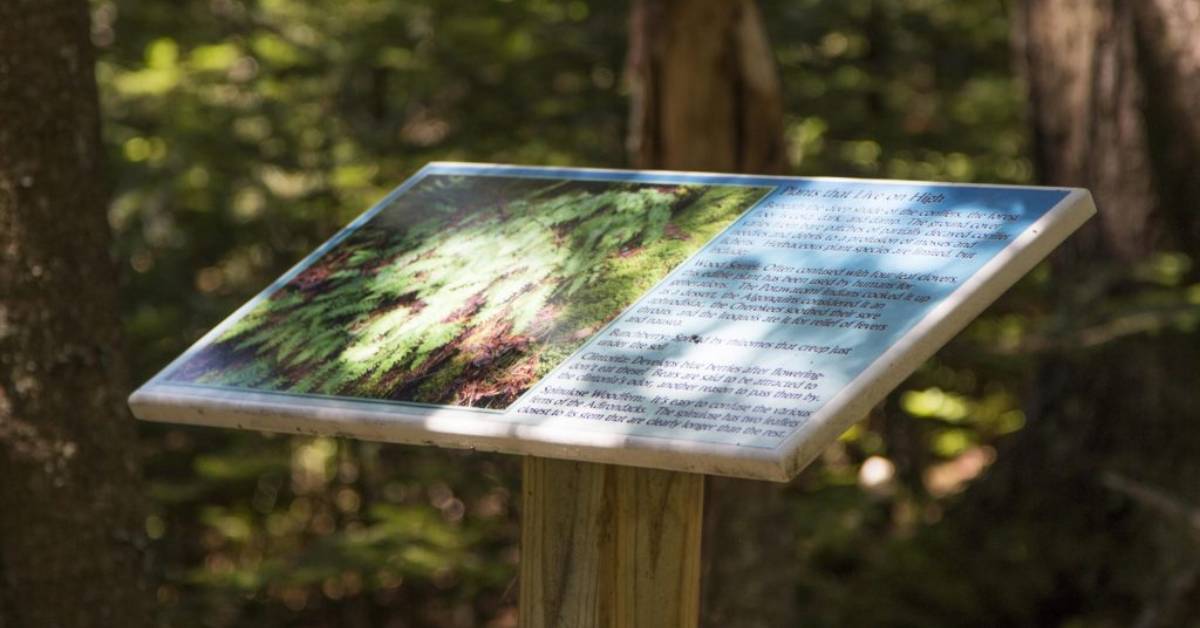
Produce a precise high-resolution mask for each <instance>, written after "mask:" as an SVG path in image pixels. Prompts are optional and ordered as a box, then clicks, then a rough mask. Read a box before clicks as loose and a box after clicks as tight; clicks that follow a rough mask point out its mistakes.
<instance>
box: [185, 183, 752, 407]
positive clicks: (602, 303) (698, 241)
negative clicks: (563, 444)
mask: <svg viewBox="0 0 1200 628" xmlns="http://www.w3.org/2000/svg"><path fill="white" fill-rule="evenodd" d="M760 195H761V191H756V190H755V189H753V188H744V187H730V188H722V187H719V186H718V187H714V188H711V189H703V188H699V187H696V186H688V185H680V184H638V183H620V182H587V181H565V180H556V179H536V178H519V177H480V176H476V177H459V176H446V175H430V176H427V177H426V178H424V179H422V180H421V182H419V183H418V184H417V185H416V186H415V187H413V189H411V190H410V191H408V192H406V193H405V194H404V195H402V196H400V197H398V198H397V199H396V200H395V201H393V202H392V203H391V204H390V205H389V206H387V207H385V208H383V209H382V210H381V211H380V212H379V213H378V214H376V215H374V216H373V217H372V218H371V219H370V220H369V221H367V222H366V223H365V224H363V225H361V226H360V227H358V228H357V229H356V230H355V231H353V232H351V233H349V234H348V235H347V236H346V237H345V238H344V239H342V240H340V241H339V242H338V243H337V244H336V246H334V247H333V248H331V249H329V250H328V251H325V252H324V254H323V255H322V256H321V257H320V258H319V259H316V260H314V261H313V262H312V263H311V265H309V266H308V267H306V268H304V269H303V270H302V271H301V272H299V273H298V274H296V275H295V277H293V278H292V279H291V280H290V281H288V282H287V283H286V284H285V285H282V286H281V287H280V288H279V289H278V290H277V291H276V292H274V293H273V294H271V295H270V297H269V298H266V299H264V300H263V301H262V302H261V303H260V304H259V305H258V306H257V307H256V308H254V309H253V310H251V311H249V312H248V313H246V314H245V315H244V316H242V317H241V318H240V319H238V320H236V321H233V322H232V323H231V324H230V325H229V326H228V328H227V329H225V331H224V332H223V333H222V334H221V336H220V337H219V338H218V339H217V340H216V341H215V342H213V343H212V344H210V345H208V346H207V347H206V348H204V349H202V350H200V351H199V352H198V353H197V354H196V355H194V356H192V357H191V358H190V359H189V360H188V361H186V362H185V363H183V364H181V365H180V366H179V367H177V368H176V369H175V371H173V373H172V374H171V376H170V378H171V379H172V380H173V381H179V382H189V381H190V382H195V383H199V384H205V385H215V386H233V387H242V388H249V389H257V390H266V391H280V392H295V393H315V394H321V395H328V396H335V397H365V398H372V399H391V400H398V401H419V402H429V403H451V404H457V405H468V406H479V407H504V406H505V405H507V403H508V402H509V401H511V400H512V399H515V398H516V397H517V396H519V395H520V394H521V393H522V392H524V390H525V389H526V388H528V386H530V385H531V384H532V383H533V382H535V381H536V380H537V378H538V377H540V376H541V375H542V374H544V373H545V372H547V371H548V370H549V369H551V368H553V367H554V366H555V365H556V364H557V362H558V361H559V360H561V359H562V358H563V357H565V356H566V355H568V354H569V353H570V352H571V351H573V350H574V349H575V348H576V347H578V345H579V344H580V343H582V342H583V341H584V340H585V339H586V338H587V337H588V335H589V334H591V333H592V332H593V331H594V330H596V329H598V328H599V326H601V325H603V324H604V323H606V322H607V321H608V320H610V319H611V318H612V317H613V316H615V315H616V314H617V313H619V312H620V311H621V310H623V309H624V308H625V307H626V306H628V305H629V304H630V303H631V302H632V301H633V300H634V299H635V298H636V297H637V296H638V294H639V293H640V290H641V289H644V288H645V287H646V286H648V284H650V283H653V282H654V281H656V280H657V279H658V278H660V277H661V276H662V275H664V274H665V273H666V272H668V271H669V270H670V269H671V268H672V267H673V266H674V265H676V264H678V263H679V262H681V261H682V260H683V259H685V258H686V257H687V256H688V254H689V253H690V252H691V251H694V250H695V249H697V248H698V247H699V246H701V245H702V244H703V243H704V242H705V241H706V240H707V239H708V237H709V236H710V235H711V234H712V233H713V232H715V231H716V230H719V229H720V228H723V227H724V226H725V225H726V224H728V223H729V222H730V221H732V220H733V219H734V218H735V217H736V216H737V215H738V214H740V213H741V212H742V211H743V210H744V209H745V208H746V206H747V205H748V204H749V203H750V202H752V201H753V200H755V199H757V197H758V196H760ZM585 288H586V290H585Z"/></svg>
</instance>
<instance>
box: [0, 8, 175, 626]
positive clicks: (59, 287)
mask: <svg viewBox="0 0 1200 628" xmlns="http://www.w3.org/2000/svg"><path fill="white" fill-rule="evenodd" d="M100 160H101V149H100V121H99V115H98V105H97V98H96V85H95V80H94V76H93V54H92V48H91V43H90V41H89V28H88V3H87V2H85V1H83V0H25V1H7V2H4V3H2V4H0V626H3V627H5V628H10V627H11V628H23V627H33V626H39V627H40V626H45V627H63V628H67V627H73V626H122V627H137V626H148V625H150V620H151V614H150V605H149V604H148V602H149V597H147V593H146V591H145V587H144V586H143V582H142V576H141V573H142V568H143V565H142V563H143V557H142V550H141V549H140V548H141V547H143V542H142V541H141V539H142V537H143V533H142V531H141V528H142V526H143V521H142V518H141V517H142V501H141V500H142V495H141V492H140V491H141V489H140V486H139V480H138V467H137V451H136V441H135V439H134V429H133V421H132V420H131V419H130V418H129V416H128V414H127V412H126V409H125V399H124V395H125V387H124V385H123V383H124V380H125V373H124V368H125V366H124V364H125V363H124V358H123V356H122V355H121V351H120V333H119V324H118V319H117V312H118V307H117V294H116V277H115V273H114V270H113V265H112V263H111V260H110V258H109V252H108V246H109V231H108V224H107V221H106V211H105V209H106V200H107V199H106V194H105V190H104V185H103V181H102V178H101V170H100Z"/></svg>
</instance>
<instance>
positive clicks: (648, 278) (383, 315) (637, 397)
mask: <svg viewBox="0 0 1200 628" xmlns="http://www.w3.org/2000/svg"><path fill="white" fill-rule="evenodd" d="M1094 213H1095V209H1094V207H1093V205H1092V201H1091V197H1090V195H1089V194H1088V193H1087V192H1086V191H1084V190H1076V189H1067V188H1034V187H1013V186H983V185H951V184H942V183H921V182H899V181H872V180H856V179H810V178H795V177H754V176H731V175H708V174H694V173H674V172H655V171H605V170H588V169H567V168H529V167H513V166H495V165H474V164H454V163H435V164H431V165H429V166H427V167H426V168H424V169H422V170H421V171H420V172H419V173H417V174H416V175H415V176H414V177H413V178H412V179H410V180H409V181H407V182H405V183H404V184H403V185H401V186H400V187H399V188H397V189H396V190H395V191H394V192H392V193H391V194H390V195H388V196H387V197H386V198H385V199H383V201H381V202H380V203H379V204H378V205H376V206H375V207H373V208H372V209H370V210H369V211H367V212H366V213H365V214H363V215H362V216H361V217H359V218H358V219H357V220H355V221H354V222H353V223H351V224H350V225H349V226H347V227H346V228H345V229H343V230H342V231H341V232H339V233H338V234H336V235H335V236H334V237H333V238H332V239H330V240H329V241H328V242H326V243H325V244H324V245H322V246H321V247H320V248H318V249H317V250H316V251H314V252H313V253H312V254H311V255H309V256H308V257H307V258H305V259H304V260H303V261H301V262H300V263H299V264H298V265H297V266H296V267H294V268H293V269H292V270H291V271H289V272H288V273H286V274H284V275H283V276H282V277H280V278H279V279H278V280H277V281H276V282H275V283H273V284H272V285H271V286H269V287H268V288H267V289H266V290H264V291H263V292H262V293H261V294H259V295H258V296H257V297H255V298H254V299H253V300H251V301H250V302H248V303H247V304H245V305H244V306H242V307H241V308H240V309H238V310H237V311H236V312H234V313H233V314H232V315H231V316H230V317H229V318H228V319H226V320H225V321H224V322H223V323H221V324H220V325H218V326H217V327H216V328H215V329H213V330H212V331H211V332H209V333H208V334H207V335H205V336H204V337H203V338H201V339H200V340H199V341H198V342H197V343H196V344H195V345H194V346H192V347H191V348H190V349H189V350H188V351H187V352H185V353H184V354H183V355H181V356H180V357H179V358H177V359H176V360H175V361H174V362H172V363H171V364H170V365H169V366H167V367H166V368H165V369H163V370H162V371H161V372H160V373H159V374H158V375H156V376H155V377H154V378H153V379H152V380H151V381H149V382H148V383H146V384H145V385H144V386H142V387H141V388H140V389H138V390H137V391H136V392H135V393H134V394H133V395H132V396H131V398H130V406H131V407H132V409H133V411H134V414H135V415H136V416H137V417H139V418H141V419H146V420H154V421H170V422H180V423H192V424H201V425H214V426H224V427H236V428H246V429H258V430H268V431H277V432H290V433H309V434H328V435H337V436H349V437H354V438H362V439H367V440H378V441H387V442H400V443H418V444H429V445H439V446H445V447H458V448H472V449H480V450H491V451H501V452H508V453H516V454H529V455H537V456H546V457H555V458H567V459H576V460H586V461H593V462H604V463H612V464H625V465H635V466H648V467H656V468H663V469H672V470H678V471H688V472H696V473H710V474H718V475H731V476H740V477H749V478H759V479H769V480H779V481H783V480H788V479H790V478H791V477H793V476H794V475H795V474H796V473H797V472H799V470H800V469H802V468H803V467H804V466H805V465H806V464H807V463H808V462H809V461H811V460H812V459H813V458H814V457H815V456H816V455H817V454H818V453H819V452H820V451H821V450H822V449H823V448H824V447H825V446H826V445H828V444H829V443H830V442H831V441H832V440H833V439H835V438H836V437H837V436H838V435H839V434H840V433H841V432H842V431H844V430H845V429H846V428H848V427H849V426H850V425H851V424H853V423H854V422H855V421H857V420H858V419H860V418H862V417H863V416H864V415H865V414H866V413H867V411H868V410H869V409H870V408H871V406H872V405H874V404H876V403H878V402H879V401H880V400H881V399H882V398H883V397H884V396H885V395H886V394H887V393H888V392H889V391H890V390H892V389H893V388H894V387H895V386H897V385H898V384H899V383H900V382H901V381H902V380H903V379H904V378H905V377H907V376H908V375H909V374H910V373H911V372H912V371H913V370H914V369H915V368H916V367H917V366H918V365H919V364H920V363H921V362H922V361H923V360H925V359H927V358H928V357H929V356H931V355H932V354H933V353H934V351H936V350H937V348H939V347H940V346H941V345H943V344H944V343H946V342H947V341H948V340H949V339H950V338H951V337H952V336H954V334H956V333H957V332H958V331H959V330H961V329H962V328H963V327H964V326H965V325H966V324H967V323H968V322H969V321H970V320H971V319H973V318H974V317H975V316H977V315H978V314H979V313H980V312H981V311H982V310H983V309H984V308H985V307H986V306H987V305H988V304H989V303H990V302H992V301H993V300H994V299H995V298H996V297H997V296H998V295H999V294H1000V293H1001V292H1003V291H1004V290H1005V289H1007V288H1008V287H1009V286H1011V285H1012V284H1013V283H1014V282H1015V281H1016V280H1017V279H1019V278H1020V277H1021V276H1022V275H1024V274H1025V273H1026V272H1028V271H1029V270H1030V269H1032V268H1033V267H1034V265H1036V264H1037V263H1038V262H1039V261H1040V260H1041V259H1043V258H1044V257H1045V256H1046V255H1047V254H1048V253H1049V252H1050V251H1051V250H1053V248H1054V247H1055V246H1057V245H1058V244H1059V243H1060V242H1062V241H1063V239H1065V238H1066V237H1067V236H1068V235H1069V234H1070V233H1071V232H1073V231H1074V230H1075V229H1077V228H1078V227H1079V226H1080V225H1081V224H1082V223H1083V222H1084V221H1086V220H1087V219H1088V218H1089V217H1090V216H1091V215H1092V214H1094Z"/></svg>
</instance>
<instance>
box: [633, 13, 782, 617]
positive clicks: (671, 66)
mask: <svg viewBox="0 0 1200 628" xmlns="http://www.w3.org/2000/svg"><path fill="white" fill-rule="evenodd" d="M627 74H628V78H629V80H630V88H631V92H632V103H631V104H632V108H631V112H630V133H629V152H630V155H631V158H632V161H633V163H634V164H635V165H636V166H637V167H640V168H664V169H671V170H703V171H715V172H751V173H776V172H779V171H781V170H782V169H783V166H784V162H783V159H784V152H783V104H782V99H781V95H780V89H779V79H778V75H777V74H776V69H775V60H774V57H773V56H772V54H771V49H770V46H769V44H768V41H767V37H766V33H765V30H764V28H763V24H762V17H761V15H760V14H759V11H758V7H757V6H756V5H755V3H754V2H753V1H751V0H737V1H729V0H639V1H637V2H635V3H634V5H633V11H632V19H631V22H630V44H629V58H628V68H627ZM785 490H786V487H785V486H780V485H776V484H771V483H768V482H752V481H746V480H734V479H729V478H717V477H710V478H708V483H707V495H706V497H705V525H704V566H703V594H702V596H703V602H702V609H701V623H702V625H705V626H713V627H716V626H721V627H726V628H728V627H740V626H746V627H750V626H755V627H756V626H764V627H765V626H792V625H795V621H796V617H797V613H796V610H797V609H796V605H797V602H796V600H797V597H796V580H797V578H796V576H797V575H798V569H797V568H796V562H795V561H794V560H791V559H790V558H791V556H790V554H791V548H793V547H794V546H795V544H794V542H793V539H792V538H791V536H790V534H789V530H788V526H787V522H788V517H787V514H788V513H787V511H786V510H785V506H786V503H785Z"/></svg>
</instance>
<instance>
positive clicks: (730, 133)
mask: <svg viewBox="0 0 1200 628" xmlns="http://www.w3.org/2000/svg"><path fill="white" fill-rule="evenodd" d="M629 36H630V40H629V56H628V67H627V74H628V77H629V82H630V92H631V95H632V99H631V104H632V107H631V111H630V131H629V142H628V144H629V153H630V156H631V157H632V160H633V163H634V165H635V166H636V167H639V168H671V169H676V170H709V171H719V172H750V173H775V172H779V171H780V170H782V168H783V165H784V163H783V159H784V151H783V101H782V100H781V98H780V92H779V77H778V74H777V72H776V69H775V59H774V57H773V56H772V54H771V48H770V45H769V42H768V41H767V35H766V31H765V30H764V28H763V23H762V16H761V14H760V13H759V11H758V6H757V5H756V4H755V3H754V2H752V1H751V0H738V1H729V0H724V1H722V0H639V1H638V2H635V3H634V5H633V10H632V14H631V20H630V34H629Z"/></svg>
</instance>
